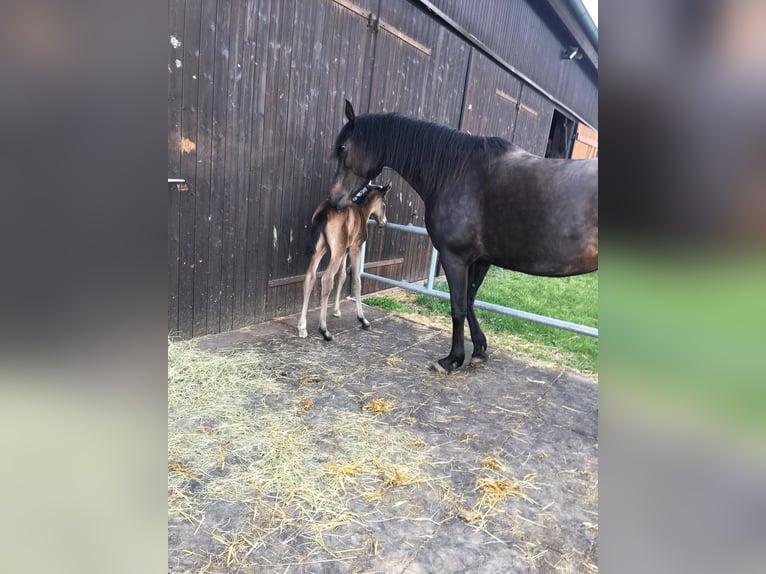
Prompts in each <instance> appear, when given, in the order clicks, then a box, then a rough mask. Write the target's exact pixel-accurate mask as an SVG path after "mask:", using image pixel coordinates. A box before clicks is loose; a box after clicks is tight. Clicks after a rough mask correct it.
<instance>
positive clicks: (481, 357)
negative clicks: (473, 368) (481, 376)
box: [469, 353, 487, 365]
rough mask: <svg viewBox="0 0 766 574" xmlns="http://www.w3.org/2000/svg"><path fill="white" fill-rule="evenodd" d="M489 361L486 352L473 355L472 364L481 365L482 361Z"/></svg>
mask: <svg viewBox="0 0 766 574" xmlns="http://www.w3.org/2000/svg"><path fill="white" fill-rule="evenodd" d="M486 361H487V355H486V354H485V353H480V354H478V355H471V362H470V363H469V364H470V365H481V364H482V363H484V362H486Z"/></svg>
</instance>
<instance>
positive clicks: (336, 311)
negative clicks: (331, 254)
mask: <svg viewBox="0 0 766 574" xmlns="http://www.w3.org/2000/svg"><path fill="white" fill-rule="evenodd" d="M347 259H348V254H346V255H344V256H343V261H341V264H340V269H338V287H337V288H336V289H335V306H334V307H333V308H332V316H333V317H340V292H341V291H343V284H344V283H345V282H346V260H347Z"/></svg>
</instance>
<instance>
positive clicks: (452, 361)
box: [432, 250, 468, 373]
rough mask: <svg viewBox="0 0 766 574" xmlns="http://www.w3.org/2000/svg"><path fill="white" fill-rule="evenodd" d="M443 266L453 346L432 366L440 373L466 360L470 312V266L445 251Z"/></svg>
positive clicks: (446, 371) (455, 367) (456, 366)
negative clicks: (466, 320) (447, 353)
mask: <svg viewBox="0 0 766 574" xmlns="http://www.w3.org/2000/svg"><path fill="white" fill-rule="evenodd" d="M441 258H442V267H444V273H445V274H446V275H447V284H448V285H449V292H450V295H449V300H450V307H451V309H452V311H451V313H452V348H451V349H450V353H449V355H447V356H446V357H444V358H443V359H439V361H438V362H437V363H434V364H433V365H432V367H433V368H434V369H435V370H436V371H439V372H440V373H449V372H450V371H452V370H454V369H457V368H458V367H459V366H461V365H462V364H463V361H465V347H464V341H463V339H464V332H465V318H466V315H467V313H468V266H467V265H466V264H465V263H463V262H462V261H460V259H459V258H458V257H456V256H455V255H453V254H452V253H450V252H449V251H446V250H445V251H444V252H443V253H441Z"/></svg>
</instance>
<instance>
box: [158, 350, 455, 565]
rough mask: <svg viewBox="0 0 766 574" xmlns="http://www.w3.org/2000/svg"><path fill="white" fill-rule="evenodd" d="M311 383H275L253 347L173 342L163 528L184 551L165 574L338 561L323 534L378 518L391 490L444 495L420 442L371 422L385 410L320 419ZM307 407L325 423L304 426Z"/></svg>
mask: <svg viewBox="0 0 766 574" xmlns="http://www.w3.org/2000/svg"><path fill="white" fill-rule="evenodd" d="M306 383H308V381H302V382H298V384H296V383H294V382H290V381H285V380H284V379H280V378H279V377H278V376H277V375H276V374H275V373H274V372H272V371H270V370H269V369H268V368H266V367H265V366H264V361H263V359H262V356H261V354H260V353H259V351H257V350H249V351H239V352H234V353H226V354H221V353H212V352H204V351H200V350H198V349H197V348H196V347H195V345H194V343H193V342H169V345H168V507H169V528H170V537H171V540H173V542H174V544H173V546H174V547H176V548H177V547H178V546H181V547H183V548H185V550H184V551H183V552H181V553H176V554H175V556H174V557H171V564H170V567H171V569H179V570H184V569H192V568H194V569H199V567H200V565H205V564H206V563H207V566H208V567H212V566H215V567H217V568H220V567H226V568H230V569H235V568H237V567H241V566H243V565H245V564H248V565H252V564H254V563H259V560H262V561H263V562H261V563H265V564H268V563H273V562H279V561H282V562H284V561H285V560H295V561H300V560H304V559H306V557H307V556H308V555H310V554H311V552H313V551H316V550H318V549H322V550H324V551H325V552H330V554H332V555H336V554H337V553H338V552H339V550H338V548H337V546H336V547H333V548H330V547H329V546H328V544H327V543H326V541H325V535H326V534H327V533H329V532H331V531H333V530H334V529H336V528H338V527H340V526H342V525H344V524H348V523H349V522H359V521H361V520H362V519H363V515H364V514H365V513H372V512H374V511H375V510H376V504H378V503H379V502H380V501H381V500H383V499H384V498H385V496H386V494H387V492H389V491H391V489H397V488H406V487H412V486H413V485H415V486H416V487H418V486H419V487H423V488H442V486H440V485H439V481H438V480H435V479H434V478H433V477H432V476H431V475H430V472H431V471H432V467H431V466H430V464H429V456H430V454H429V449H428V446H427V445H426V443H424V442H423V441H422V440H421V439H420V438H419V437H417V436H416V435H414V434H412V433H411V432H408V431H407V430H403V429H401V428H397V427H395V426H390V425H387V424H385V423H384V422H382V421H381V420H380V419H379V417H378V416H376V415H375V414H374V413H378V412H384V411H385V410H387V408H388V407H389V405H388V404H385V405H383V406H385V407H387V408H382V407H381V405H382V403H376V406H377V407H378V408H370V409H368V410H369V411H371V412H367V411H365V410H362V409H358V410H357V411H356V412H350V411H348V410H346V411H343V412H335V411H330V412H317V411H319V409H320V408H321V407H317V406H316V404H315V401H314V400H312V398H311V397H308V396H306V395H307V393H308V392H316V393H320V392H321V390H320V389H318V388H316V386H315V387H314V388H312V387H311V386H310V385H307V384H306ZM314 399H317V397H316V396H315V397H314ZM316 402H317V403H319V402H320V401H319V400H317V401H316ZM309 411H310V414H311V416H312V417H313V416H321V419H314V422H313V423H309V422H307V416H309V415H307V413H308V412H309ZM328 411H329V409H328ZM319 420H321V424H319V422H318V421H319ZM174 537H175V538H174ZM274 542H281V544H276V545H275V544H274ZM275 546H276V547H278V548H281V552H282V554H281V555H274V554H270V553H273V552H274V550H273V548H274V547H275ZM179 554H181V555H180V556H179ZM256 557H257V558H258V560H255V558H256ZM173 561H175V562H176V563H175V564H174V563H173Z"/></svg>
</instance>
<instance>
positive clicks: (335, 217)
mask: <svg viewBox="0 0 766 574" xmlns="http://www.w3.org/2000/svg"><path fill="white" fill-rule="evenodd" d="M389 189H391V183H390V182H389V183H387V184H386V185H375V184H373V183H372V182H370V183H368V184H367V185H366V186H365V187H364V188H362V190H361V191H360V192H359V193H358V194H357V195H356V197H355V199H354V202H352V203H351V205H349V206H348V207H347V208H346V209H343V210H340V211H339V210H337V209H335V208H333V207H330V202H329V200H327V199H325V200H324V201H323V202H322V203H320V204H319V205H318V206H317V208H316V210H314V215H312V216H311V222H312V223H311V229H310V230H309V236H308V239H307V245H306V247H307V249H306V252H307V254H308V255H310V256H311V261H310V262H309V266H308V269H307V270H306V277H305V278H304V280H303V309H302V310H301V318H300V320H299V321H298V336H300V337H306V336H307V335H308V333H307V332H306V311H307V309H308V305H309V297H311V291H312V289H313V288H314V282H315V281H316V272H317V267H318V266H319V262H320V261H321V260H322V257H323V256H324V254H325V253H326V252H327V250H328V249H329V250H330V262H329V263H328V264H327V269H326V270H325V273H324V275H323V276H322V300H321V307H320V311H319V332H320V333H322V336H323V337H324V338H325V340H327V341H332V339H333V336H332V334H330V332H329V331H328V330H327V300H328V298H329V296H330V291H331V290H332V288H333V283H334V280H335V274H336V273H338V271H339V270H340V276H339V278H338V288H337V291H336V293H335V305H334V307H333V312H332V314H333V316H334V317H340V292H341V289H342V288H343V283H344V282H345V281H346V259H347V258H348V256H349V255H350V256H351V277H352V280H353V284H354V299H356V318H357V319H359V322H360V323H361V324H362V328H363V329H369V328H370V322H369V321H368V320H367V319H365V318H364V313H363V312H362V298H361V291H362V279H361V277H360V276H359V274H360V272H361V270H360V269H359V264H360V252H361V248H362V244H363V243H364V242H365V241H367V220H368V219H370V218H372V219H374V220H375V221H376V222H377V224H378V227H383V226H384V225H385V224H386V202H385V198H386V192H387V191H388V190H389Z"/></svg>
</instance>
